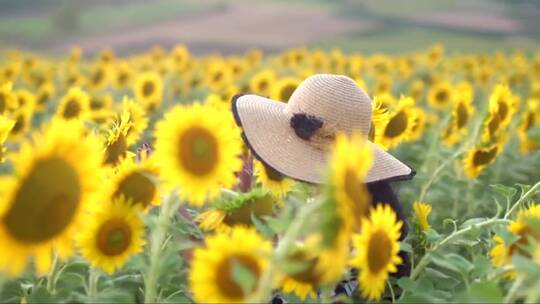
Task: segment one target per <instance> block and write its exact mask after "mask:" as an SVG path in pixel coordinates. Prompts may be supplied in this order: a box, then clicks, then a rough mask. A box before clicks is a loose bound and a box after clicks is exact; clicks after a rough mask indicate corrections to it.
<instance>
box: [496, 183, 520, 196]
mask: <svg viewBox="0 0 540 304" xmlns="http://www.w3.org/2000/svg"><path fill="white" fill-rule="evenodd" d="M489 186H490V187H491V188H492V189H493V190H495V192H497V193H499V194H500V195H502V196H504V197H508V198H512V197H513V196H514V195H515V194H516V193H517V189H516V188H513V187H508V186H505V185H500V184H496V185H489Z"/></svg>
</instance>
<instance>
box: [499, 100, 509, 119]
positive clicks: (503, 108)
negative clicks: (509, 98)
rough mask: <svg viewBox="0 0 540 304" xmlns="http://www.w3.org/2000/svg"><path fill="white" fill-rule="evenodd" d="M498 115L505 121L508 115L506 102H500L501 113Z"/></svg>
mask: <svg viewBox="0 0 540 304" xmlns="http://www.w3.org/2000/svg"><path fill="white" fill-rule="evenodd" d="M497 113H498V114H499V116H500V117H501V120H504V119H505V118H506V116H507V115H508V105H507V104H506V102H504V100H499V111H498V112H497Z"/></svg>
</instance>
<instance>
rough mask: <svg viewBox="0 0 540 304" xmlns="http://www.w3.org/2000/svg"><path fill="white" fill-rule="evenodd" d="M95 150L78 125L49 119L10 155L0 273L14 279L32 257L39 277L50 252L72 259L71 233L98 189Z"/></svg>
mask: <svg viewBox="0 0 540 304" xmlns="http://www.w3.org/2000/svg"><path fill="white" fill-rule="evenodd" d="M99 147H100V146H99V141H98V139H97V138H96V137H94V136H92V135H85V131H84V130H83V126H82V125H81V124H80V123H78V122H76V121H63V120H53V122H52V124H51V125H50V126H48V127H47V128H46V129H45V131H44V134H42V135H36V136H35V137H34V140H33V142H32V143H29V142H25V143H23V145H22V147H21V150H20V152H19V153H17V154H14V155H13V163H14V167H15V174H14V176H12V177H10V178H9V179H8V180H7V181H6V182H5V183H3V184H2V186H3V196H2V202H1V203H0V248H1V251H2V256H1V257H0V269H2V270H4V271H6V272H9V273H12V274H19V273H21V272H22V271H23V270H24V268H25V265H26V263H27V260H28V258H29V257H34V262H35V263H36V268H37V270H38V272H40V273H42V272H45V271H47V270H48V269H49V267H50V263H51V253H52V250H53V249H55V250H56V251H57V252H58V254H59V255H60V257H67V256H68V255H70V254H71V251H72V245H73V244H72V241H73V239H72V235H73V232H74V231H75V230H76V229H77V227H79V225H80V223H81V219H82V218H83V217H84V213H85V210H87V208H88V207H89V206H90V205H91V204H93V203H94V199H95V196H96V193H98V192H99V189H100V187H101V184H100V178H101V176H100V172H101V167H100V166H101V158H100V156H101V153H100V150H99Z"/></svg>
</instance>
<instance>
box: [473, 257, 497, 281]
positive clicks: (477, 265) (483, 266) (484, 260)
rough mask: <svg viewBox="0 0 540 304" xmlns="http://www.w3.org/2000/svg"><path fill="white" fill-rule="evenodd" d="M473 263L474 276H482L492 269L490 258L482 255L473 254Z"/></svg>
mask: <svg viewBox="0 0 540 304" xmlns="http://www.w3.org/2000/svg"><path fill="white" fill-rule="evenodd" d="M473 265H474V269H473V271H472V275H473V276H474V277H484V276H486V275H487V274H488V273H489V271H490V270H492V267H491V260H490V259H489V257H487V256H484V255H475V256H474V257H473Z"/></svg>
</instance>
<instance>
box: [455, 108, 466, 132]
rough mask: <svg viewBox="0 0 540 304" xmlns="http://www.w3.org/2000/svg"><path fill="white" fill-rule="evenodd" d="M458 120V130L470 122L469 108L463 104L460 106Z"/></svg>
mask: <svg viewBox="0 0 540 304" xmlns="http://www.w3.org/2000/svg"><path fill="white" fill-rule="evenodd" d="M456 120H457V121H456V125H457V128H458V130H459V129H461V128H463V127H464V126H465V124H467V121H468V120H469V113H468V112H467V108H466V107H465V105H464V104H463V103H462V102H460V103H459V104H458V108H457V119H456Z"/></svg>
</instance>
